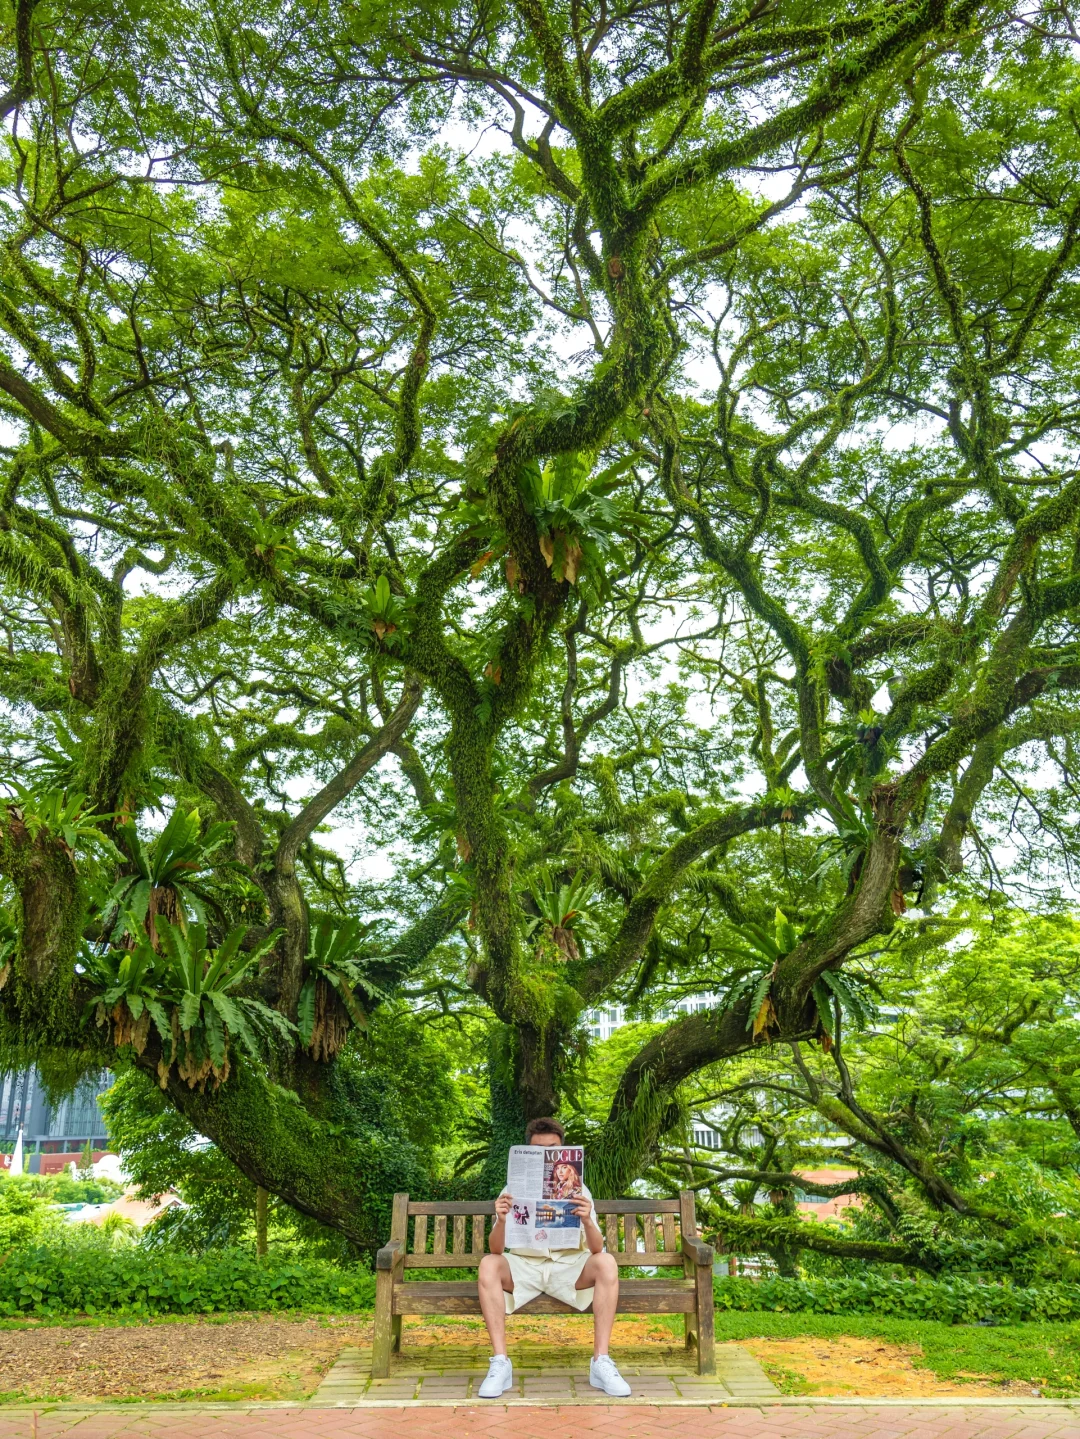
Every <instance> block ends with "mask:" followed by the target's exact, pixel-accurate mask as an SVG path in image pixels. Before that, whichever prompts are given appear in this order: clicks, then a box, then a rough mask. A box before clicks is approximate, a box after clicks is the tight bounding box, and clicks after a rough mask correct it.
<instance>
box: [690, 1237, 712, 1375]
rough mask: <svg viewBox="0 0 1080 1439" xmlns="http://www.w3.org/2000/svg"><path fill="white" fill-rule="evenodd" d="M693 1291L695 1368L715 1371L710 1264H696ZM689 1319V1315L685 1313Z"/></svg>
mask: <svg viewBox="0 0 1080 1439" xmlns="http://www.w3.org/2000/svg"><path fill="white" fill-rule="evenodd" d="M694 1293H695V1297H696V1299H697V1313H696V1314H695V1315H694V1321H695V1324H696V1326H697V1370H698V1373H699V1374H715V1373H716V1325H715V1322H714V1319H715V1316H714V1313H713V1273H712V1265H711V1264H699V1265H698V1266H697V1275H696V1282H695V1285H694ZM687 1318H688V1319H689V1318H690V1316H689V1315H687Z"/></svg>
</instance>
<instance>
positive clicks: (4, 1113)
mask: <svg viewBox="0 0 1080 1439" xmlns="http://www.w3.org/2000/svg"><path fill="white" fill-rule="evenodd" d="M110 1084H112V1075H111V1074H109V1072H108V1071H107V1070H105V1071H103V1072H102V1073H101V1074H99V1075H96V1076H95V1077H94V1078H92V1079H86V1080H84V1081H83V1082H82V1083H81V1084H80V1085H79V1087H78V1088H77V1089H76V1091H75V1093H74V1094H72V1095H69V1096H68V1097H67V1098H66V1099H62V1100H60V1101H59V1102H58V1103H57V1104H51V1103H50V1102H49V1099H48V1097H47V1096H46V1094H45V1091H44V1089H43V1088H42V1086H41V1081H40V1079H39V1078H38V1074H37V1071H36V1070H35V1069H24V1070H21V1071H19V1072H18V1073H13V1074H5V1075H3V1076H0V1150H2V1151H3V1152H4V1153H5V1154H10V1153H11V1151H12V1150H13V1149H14V1148H15V1140H16V1139H17V1138H18V1135H19V1127H20V1125H21V1126H22V1129H23V1152H24V1155H25V1156H26V1167H27V1169H28V1170H29V1171H30V1173H31V1174H38V1173H40V1174H53V1173H56V1172H57V1171H59V1170H61V1169H63V1168H64V1166H65V1165H66V1164H70V1162H71V1160H72V1159H73V1158H74V1157H75V1156H76V1155H78V1154H80V1153H81V1152H82V1150H83V1149H84V1148H85V1147H86V1142H87V1140H89V1141H90V1148H91V1149H92V1151H93V1154H94V1159H95V1160H98V1159H100V1158H101V1156H102V1155H103V1154H104V1153H105V1152H106V1150H107V1147H108V1145H107V1141H106V1137H105V1120H104V1118H103V1117H102V1113H101V1107H100V1105H99V1104H98V1097H99V1096H100V1095H101V1094H103V1093H104V1091H105V1090H106V1089H108V1088H109V1086H110Z"/></svg>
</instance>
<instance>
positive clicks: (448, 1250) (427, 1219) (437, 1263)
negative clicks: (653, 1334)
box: [401, 1194, 697, 1270]
mask: <svg viewBox="0 0 1080 1439" xmlns="http://www.w3.org/2000/svg"><path fill="white" fill-rule="evenodd" d="M402 1198H404V1196H402ZM595 1204H596V1210H597V1215H598V1217H599V1220H600V1226H601V1228H602V1229H603V1231H604V1242H605V1246H606V1248H607V1251H608V1253H609V1254H613V1255H614V1256H615V1258H616V1260H617V1261H618V1263H619V1265H620V1267H632V1266H642V1267H648V1268H652V1267H654V1266H655V1267H658V1268H682V1267H683V1255H682V1253H681V1251H680V1249H679V1231H680V1230H682V1231H683V1232H685V1233H686V1234H688V1235H690V1236H692V1237H696V1232H697V1226H696V1223H695V1218H694V1196H693V1195H692V1194H687V1195H685V1196H684V1197H683V1199H682V1200H679V1199H598V1200H596V1201H595ZM407 1210H408V1213H407V1218H406V1216H405V1206H404V1205H403V1206H402V1219H403V1220H404V1223H405V1225H407V1224H408V1223H409V1222H411V1224H412V1245H411V1247H410V1246H409V1244H408V1238H409V1236H408V1230H407V1228H403V1232H402V1235H401V1238H402V1248H403V1250H405V1251H406V1252H405V1254H404V1267H405V1268H406V1269H435V1270H438V1269H459V1268H460V1269H475V1268H476V1266H477V1265H478V1264H479V1263H480V1260H481V1259H482V1258H483V1256H484V1252H485V1250H486V1249H487V1231H488V1228H489V1221H492V1220H493V1219H494V1215H495V1202H494V1200H490V1199H486V1200H470V1201H463V1200H410V1201H409V1203H408V1205H407ZM429 1235H430V1240H431V1253H430V1254H429V1253H428V1239H429Z"/></svg>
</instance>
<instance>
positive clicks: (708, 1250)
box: [680, 1234, 716, 1269]
mask: <svg viewBox="0 0 1080 1439" xmlns="http://www.w3.org/2000/svg"><path fill="white" fill-rule="evenodd" d="M680 1244H681V1246H682V1252H683V1253H684V1254H685V1255H686V1256H687V1258H689V1259H692V1260H693V1262H694V1263H695V1264H700V1265H701V1266H702V1267H704V1266H705V1265H708V1266H709V1268H710V1269H711V1268H712V1263H713V1259H714V1258H715V1256H716V1251H715V1250H714V1249H713V1247H712V1245H711V1244H706V1243H705V1242H704V1240H702V1239H690V1238H689V1237H688V1236H687V1235H685V1234H683V1235H681V1236H680Z"/></svg>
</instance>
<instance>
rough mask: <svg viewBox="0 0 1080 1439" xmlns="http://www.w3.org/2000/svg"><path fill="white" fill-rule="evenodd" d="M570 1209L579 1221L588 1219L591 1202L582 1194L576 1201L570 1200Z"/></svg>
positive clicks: (590, 1211)
mask: <svg viewBox="0 0 1080 1439" xmlns="http://www.w3.org/2000/svg"><path fill="white" fill-rule="evenodd" d="M570 1208H571V1209H572V1210H573V1212H574V1213H575V1214H576V1215H577V1217H578V1218H579V1219H588V1217H589V1215H590V1214H591V1213H592V1200H591V1199H587V1198H586V1197H585V1195H584V1194H579V1195H578V1197H577V1198H576V1199H571V1201H570Z"/></svg>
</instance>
